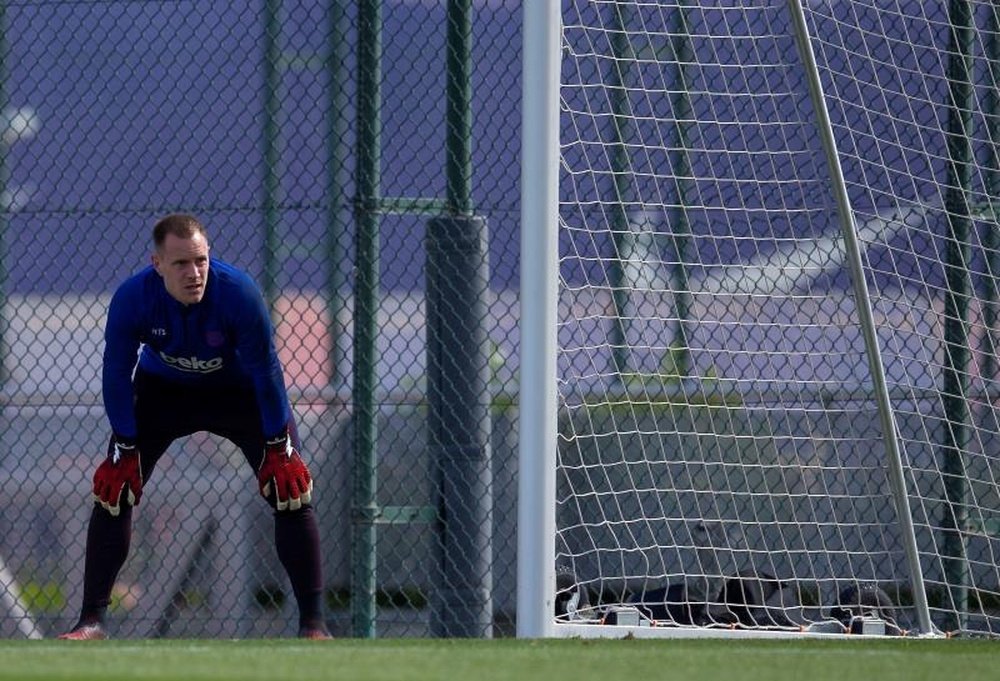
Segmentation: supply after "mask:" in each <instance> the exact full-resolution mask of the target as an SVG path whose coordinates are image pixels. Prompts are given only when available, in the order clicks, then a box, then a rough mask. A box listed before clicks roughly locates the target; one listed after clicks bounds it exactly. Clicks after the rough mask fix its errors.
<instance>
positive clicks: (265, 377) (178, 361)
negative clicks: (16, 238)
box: [103, 258, 291, 438]
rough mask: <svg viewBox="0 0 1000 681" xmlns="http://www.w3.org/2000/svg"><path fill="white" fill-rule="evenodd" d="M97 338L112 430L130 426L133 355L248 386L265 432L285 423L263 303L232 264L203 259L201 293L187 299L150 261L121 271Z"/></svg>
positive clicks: (170, 372) (149, 367)
mask: <svg viewBox="0 0 1000 681" xmlns="http://www.w3.org/2000/svg"><path fill="white" fill-rule="evenodd" d="M104 341H105V345H104V368H103V391H104V406H105V409H106V411H107V414H108V419H109V420H110V421H111V428H112V430H113V431H114V432H115V434H116V435H118V436H120V437H127V438H133V437H135V436H136V434H137V433H136V420H135V411H134V409H133V393H132V374H133V371H134V370H135V367H136V363H137V362H138V366H139V367H140V368H141V369H142V370H143V371H145V372H149V373H151V374H155V375H157V376H161V377H163V378H165V379H167V380H169V381H175V382H177V383H183V384H188V385H192V386H198V385H223V386H224V385H231V386H232V387H233V389H234V390H248V389H249V390H254V391H255V393H256V395H257V403H258V405H259V406H260V416H261V422H262V423H263V427H264V436H265V437H272V436H275V435H278V434H279V433H281V432H282V431H283V430H284V429H285V427H286V426H287V424H288V421H289V418H290V416H291V407H290V406H289V403H288V394H287V392H286V391H285V384H284V374H283V371H282V368H281V363H280V361H279V360H278V355H277V351H276V350H275V346H274V330H273V328H272V326H271V321H270V318H269V317H268V313H267V308H266V307H265V305H264V300H263V297H262V296H261V293H260V290H259V289H258V288H257V285H256V283H254V281H253V280H252V279H251V278H250V277H249V276H248V275H247V274H245V273H244V272H242V271H241V270H239V269H237V268H235V267H233V266H232V265H229V264H227V263H225V262H222V261H220V260H216V259H214V258H213V259H212V260H211V262H210V266H209V270H208V281H207V284H206V286H205V294H204V296H203V297H202V299H201V301H200V302H198V303H197V304H195V305H183V304H181V303H180V302H178V301H177V300H176V299H174V298H173V296H171V295H170V294H169V293H168V292H167V289H166V287H165V286H164V285H163V279H162V278H161V277H160V275H159V274H157V272H156V270H155V269H153V267H151V266H150V267H146V268H145V269H143V270H142V271H140V272H138V273H137V274H135V275H133V276H131V277H129V278H128V279H127V280H126V281H125V282H124V283H122V285H121V286H120V287H119V288H118V290H117V291H115V294H114V296H113V297H112V299H111V306H110V308H109V309H108V319H107V324H106V326H105V331H104ZM140 348H141V349H140Z"/></svg>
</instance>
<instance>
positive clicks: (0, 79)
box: [0, 2, 10, 389]
mask: <svg viewBox="0 0 1000 681" xmlns="http://www.w3.org/2000/svg"><path fill="white" fill-rule="evenodd" d="M6 8H7V3H5V2H0V197H2V196H3V195H4V192H5V191H6V189H7V146H6V145H5V144H4V142H3V134H4V133H5V132H6V128H7V126H9V125H10V122H9V121H6V120H4V117H5V115H6V111H7V88H6V85H7V17H6V11H7V9H6ZM6 215H7V208H6V206H3V205H0V389H3V388H4V387H5V386H6V383H7V369H6V367H7V315H6V307H7V217H6Z"/></svg>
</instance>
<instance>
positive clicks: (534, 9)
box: [517, 0, 936, 638]
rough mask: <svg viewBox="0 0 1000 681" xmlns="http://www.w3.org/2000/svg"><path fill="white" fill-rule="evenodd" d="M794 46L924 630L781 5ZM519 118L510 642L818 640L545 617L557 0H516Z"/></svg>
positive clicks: (816, 81)
mask: <svg viewBox="0 0 1000 681" xmlns="http://www.w3.org/2000/svg"><path fill="white" fill-rule="evenodd" d="M788 8H789V10H790V12H791V15H792V17H793V25H794V28H795V31H796V36H795V37H796V42H797V46H798V48H799V54H800V57H801V59H802V62H803V65H804V67H805V70H806V73H807V78H808V85H809V89H810V95H811V98H812V101H813V105H814V107H815V111H816V112H817V120H816V122H815V123H816V126H817V129H818V130H819V132H820V135H821V138H822V141H823V145H824V151H825V153H826V160H827V164H828V170H829V173H830V177H831V179H832V184H833V186H832V193H833V195H834V196H835V198H836V203H837V207H838V210H839V219H840V222H841V228H842V237H843V239H844V242H845V244H846V246H847V250H848V255H847V258H848V263H849V267H850V269H851V271H852V272H853V273H854V277H853V280H854V282H853V283H854V286H855V296H856V299H857V300H858V301H863V303H864V304H861V303H859V304H858V313H859V317H860V326H861V328H862V331H863V333H864V338H865V344H866V347H867V349H868V352H867V355H868V358H869V362H870V364H871V370H872V375H873V376H874V392H875V393H876V395H877V398H878V402H879V404H880V410H879V411H880V416H881V425H882V428H883V431H884V432H883V435H884V442H885V446H886V449H887V451H886V453H885V455H886V462H887V466H888V468H889V473H888V477H889V480H890V484H891V487H892V492H893V498H894V503H895V505H896V510H897V513H898V516H899V522H900V524H901V528H900V530H901V537H902V543H903V544H904V549H905V555H906V560H907V562H908V563H909V569H908V571H909V574H910V575H911V580H912V581H911V584H910V586H911V588H912V591H913V597H914V604H913V607H914V613H915V619H916V620H917V622H918V626H919V631H917V632H915V633H918V634H923V635H936V632H935V630H934V627H933V625H932V623H931V617H930V613H929V609H928V604H927V600H926V595H925V592H924V585H923V583H922V581H921V569H920V559H919V554H918V550H917V545H916V538H915V535H914V529H913V526H912V521H911V518H910V509H909V506H908V498H907V494H906V490H905V485H906V481H905V477H904V469H903V465H902V461H901V454H900V450H899V446H898V442H897V435H896V424H895V421H894V416H893V411H892V409H891V408H890V404H889V400H890V398H889V389H888V387H887V385H886V382H885V376H884V370H883V367H882V364H881V362H882V359H881V356H880V352H879V348H878V341H877V336H876V330H875V326H874V325H875V322H874V321H873V317H872V311H871V303H870V298H869V296H868V292H867V290H866V288H865V286H866V284H865V277H864V276H863V271H862V264H861V256H860V253H859V247H858V243H857V240H856V236H855V231H856V226H855V224H854V219H853V217H852V216H853V212H852V208H851V205H850V201H849V198H848V194H847V190H846V187H845V185H844V178H843V174H842V171H841V168H840V165H839V161H838V153H837V148H836V141H835V138H834V134H833V129H832V126H831V122H830V120H829V117H828V114H827V112H826V109H825V104H824V94H823V87H822V82H821V80H820V76H819V73H818V70H817V66H816V63H815V59H814V55H813V53H812V47H811V44H810V39H809V35H808V27H807V23H806V20H805V16H804V14H803V9H802V6H801V4H800V3H799V2H797V1H796V0H788ZM523 12H524V34H523V38H524V40H523V64H524V69H523V93H522V94H523V113H522V126H523V128H522V130H523V137H522V149H521V153H522V180H521V182H522V195H521V200H522V227H521V291H522V296H521V321H520V324H521V329H520V330H521V337H520V339H521V340H520V342H521V353H522V354H521V365H520V428H519V488H518V491H519V502H518V544H517V546H518V560H517V635H518V637H522V638H543V637H554V636H556V637H562V636H583V637H602V636H603V637H606V636H615V637H619V636H624V635H633V636H673V637H701V636H743V637H762V636H767V637H774V636H798V635H803V634H804V635H809V634H812V635H817V636H825V635H828V633H829V632H828V631H826V630H822V629H816V630H814V631H812V632H810V631H807V630H803V631H801V632H788V631H758V630H752V629H735V630H734V629H721V628H698V627H666V628H664V627H655V626H647V625H645V623H644V625H643V626H631V625H625V626H623V625H607V624H591V623H584V624H581V623H572V622H557V621H556V620H555V618H554V616H553V608H554V604H555V601H556V570H555V550H556V549H555V545H556V542H555V535H556V529H557V528H556V512H555V508H556V503H555V495H556V477H555V472H556V466H557V452H556V448H557V440H558V434H557V431H558V422H557V419H558V414H557V390H558V387H557V378H556V371H557V369H556V367H557V339H556V335H557V326H558V320H557V307H558V295H559V294H558V267H559V265H558V253H557V251H558V229H559V224H560V215H559V186H558V183H559V180H558V177H559V161H560V158H559V156H560V149H559V125H560V124H559V118H560V106H559V102H560V99H559V98H560V58H561V44H560V43H561V39H562V35H561V15H560V12H561V3H560V2H559V0H539V1H538V2H526V3H524V6H523Z"/></svg>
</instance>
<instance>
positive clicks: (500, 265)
mask: <svg viewBox="0 0 1000 681" xmlns="http://www.w3.org/2000/svg"><path fill="white" fill-rule="evenodd" d="M366 6H367V8H368V9H369V10H370V9H375V10H377V12H378V19H379V25H378V28H379V29H380V34H379V39H380V42H379V43H378V44H375V45H372V44H367V45H362V44H360V42H359V41H360V40H361V38H360V37H359V35H362V34H363V31H364V29H365V26H366V25H365V23H364V22H365V21H370V17H369V18H366V15H365V14H364V13H365V12H366ZM519 22H520V18H519V8H517V7H514V6H513V5H512V6H509V7H508V6H507V4H505V3H486V4H484V5H482V6H477V8H476V14H475V20H474V21H473V22H471V24H470V25H469V27H468V30H469V31H471V35H467V36H465V37H467V38H470V41H469V42H470V43H471V45H472V49H471V53H470V54H469V55H468V60H467V64H468V65H470V66H471V71H470V76H471V77H470V79H469V85H470V89H469V93H470V100H469V105H470V110H472V111H474V112H475V117H474V118H473V119H472V123H471V129H470V130H468V139H469V140H474V144H471V152H470V157H469V159H468V167H469V168H470V169H471V176H470V177H466V178H464V179H465V181H466V183H467V185H468V186H469V187H471V188H472V189H471V195H470V197H469V199H470V201H471V209H472V210H471V212H473V213H474V214H475V215H476V216H478V217H481V218H483V219H484V222H485V224H486V225H487V233H488V248H487V249H486V251H485V257H487V258H488V263H487V267H488V277H489V279H488V285H487V286H486V292H487V295H486V298H485V300H486V301H487V303H486V305H485V307H484V308H483V315H484V318H483V319H481V320H479V323H480V324H481V325H482V327H483V328H485V329H486V334H487V338H488V347H489V358H488V359H489V369H490V374H489V376H488V381H487V390H488V398H487V399H488V401H489V402H491V403H492V404H493V408H492V409H491V410H490V414H491V421H492V435H491V443H490V446H491V449H492V452H491V454H492V469H493V477H492V483H493V485H492V490H491V494H492V497H493V499H492V500H491V503H492V511H493V512H492V514H491V515H490V516H488V517H487V520H488V521H489V522H490V523H491V526H490V528H489V535H490V537H491V539H492V565H491V567H490V570H491V573H492V574H491V575H489V578H490V579H491V580H492V587H493V588H492V592H491V599H492V603H491V609H492V613H493V618H492V619H493V620H495V622H496V628H495V629H493V630H492V633H502V632H504V631H505V630H507V629H509V626H508V624H507V622H508V620H509V619H510V617H511V611H512V609H513V600H514V595H513V589H514V563H513V560H514V550H513V547H514V541H515V538H514V518H515V515H516V513H515V508H514V499H515V490H514V471H513V466H514V464H515V456H514V454H515V445H514V438H513V436H512V430H513V418H514V416H513V412H512V411H511V410H510V409H509V408H508V407H505V406H503V405H509V404H511V402H512V401H511V400H510V399H505V395H508V394H509V393H511V391H513V389H514V386H513V384H512V380H513V375H514V374H513V368H512V366H511V364H510V362H509V361H508V360H509V359H510V358H512V357H513V356H514V354H515V353H514V346H515V343H516V338H515V334H514V330H515V328H516V321H515V320H514V313H515V301H516V291H515V287H516V276H517V267H516V262H517V244H518V240H517V216H518V212H519V205H518V191H517V183H518V176H519V175H518V173H519V171H518V165H517V150H518V127H519V118H518V107H519V99H520V89H519V88H520V79H519V70H520V61H519V60H520V49H519V40H520V23H519ZM448 26H449V17H448V15H447V7H446V3H438V2H412V1H399V2H381V3H353V2H351V3H341V2H334V3H319V2H306V1H298V0H291V1H288V0H286V1H282V2H278V1H277V0H262V1H261V2H255V3H229V2H208V1H198V2H142V1H138V2H96V3H91V2H86V3H80V2H61V1H35V2H32V1H25V2H7V3H2V4H0V111H2V112H3V118H2V119H0V131H2V133H3V135H2V143H0V144H2V146H0V183H2V184H0V240H2V248H3V250H2V257H0V267H2V270H0V271H2V276H0V295H2V305H3V315H2V324H3V329H2V332H3V333H2V338H3V344H4V345H3V348H2V358H3V364H2V366H3V372H4V373H3V392H2V419H3V429H2V438H3V448H2V451H3V452H4V454H3V455H2V456H0V468H2V471H3V476H2V477H3V482H2V487H0V489H2V493H3V500H4V501H3V504H2V509H3V510H2V512H0V523H2V525H0V527H2V531H0V582H2V584H0V595H2V603H3V607H2V609H0V626H2V632H0V633H2V635H10V636H50V635H54V634H56V633H59V632H61V631H63V630H65V629H66V628H67V627H69V626H71V625H72V623H73V622H74V621H75V619H76V616H77V615H78V610H79V607H80V601H81V597H82V585H83V581H82V580H83V552H84V546H85V535H86V523H87V519H88V517H89V509H90V506H91V500H90V478H91V476H92V473H93V470H94V468H95V466H96V464H97V463H98V461H99V460H100V459H101V458H102V457H103V455H104V450H105V446H106V442H107V437H108V434H109V426H108V424H107V421H106V418H105V416H104V409H103V406H102V401H101V386H100V376H101V352H102V346H103V337H102V333H103V325H104V318H105V314H106V310H107V305H108V301H109V297H110V294H111V292H112V291H113V290H114V288H115V287H116V286H117V284H118V283H120V282H121V281H122V280H123V279H124V278H125V277H126V276H128V275H129V274H131V273H133V272H135V271H137V270H138V269H139V268H141V267H143V266H145V265H146V264H147V263H148V262H149V254H150V249H151V244H150V236H149V235H150V229H151V227H152V224H153V223H154V221H155V220H156V219H157V218H158V217H159V216H161V215H163V214H165V213H167V212H171V211H175V210H182V211H184V212H190V213H194V214H196V215H198V216H199V217H200V218H202V220H203V221H204V222H205V223H206V225H207V227H208V229H209V232H210V236H211V241H212V253H213V256H216V257H220V258H222V259H225V260H227V261H229V262H231V263H233V264H235V265H237V266H239V267H241V268H244V269H246V270H247V271H248V272H250V273H251V274H252V275H253V276H254V277H255V278H256V279H257V280H258V282H259V283H260V285H261V288H262V292H263V294H264V295H265V297H266V298H267V300H268V303H269V305H270V307H271V310H272V315H273V319H274V322H275V330H276V338H277V344H278V348H279V354H280V356H281V359H282V360H283V362H284V366H285V369H286V381H287V384H288V389H289V393H290V397H291V400H292V403H293V408H294V411H295V413H296V416H297V419H298V423H299V428H300V433H301V435H302V439H303V450H304V451H303V454H304V456H305V457H306V459H307V460H308V461H309V462H310V465H311V466H312V468H313V473H314V475H315V477H316V502H315V507H316V510H317V513H318V516H319V521H320V527H321V535H322V548H323V555H324V571H325V584H326V599H325V604H326V612H327V616H328V618H329V625H330V628H331V630H332V632H333V633H334V634H339V635H345V634H351V633H359V632H360V633H362V634H364V635H372V634H374V635H378V636H422V635H427V634H428V632H430V631H431V629H432V625H431V621H432V619H433V618H434V614H433V611H434V609H435V605H434V603H435V598H436V597H435V595H434V594H435V591H436V590H437V591H440V588H441V586H442V585H440V584H438V583H436V582H439V581H440V579H439V575H440V570H439V568H438V567H437V566H438V563H439V554H440V552H439V551H438V548H437V546H438V543H439V538H440V534H441V533H440V525H441V517H440V513H439V512H438V510H437V509H438V505H439V498H438V491H437V486H436V484H435V480H436V477H435V476H436V475H437V472H436V471H437V464H436V462H435V461H433V460H432V447H431V446H430V445H429V435H428V432H427V427H426V422H427V411H428V402H427V381H426V375H427V353H426V347H427V340H426V339H427V328H426V324H425V318H426V306H425V302H424V297H425V293H424V292H425V284H426V282H425V263H426V259H427V251H426V248H425V232H426V230H427V225H428V221H429V219H430V218H431V217H433V216H435V215H439V214H442V213H447V212H448V204H447V201H448V191H449V190H448V180H447V178H446V166H447V163H448V158H447V157H448V153H449V152H448V151H447V147H446V145H447V142H446V140H447V135H448V126H449V122H448V120H449V119H448V111H447V106H446V89H447V85H448V66H447V63H446V62H447V60H448V54H449V42H448V41H449V37H448V36H449V31H448ZM459 29H461V30H465V29H464V27H459ZM363 49H368V50H369V51H370V53H371V54H376V55H377V56H378V58H379V59H380V62H381V66H380V68H379V71H378V74H377V78H376V79H375V82H376V83H377V84H378V85H379V86H380V93H379V98H378V101H377V102H376V104H377V106H376V107H375V108H374V111H375V113H376V114H377V119H375V120H374V121H372V120H368V121H366V122H365V123H363V125H372V124H373V125H374V126H375V128H376V133H377V141H378V146H377V151H376V152H374V153H376V154H377V156H376V158H375V167H376V168H377V169H378V171H379V172H380V177H379V182H378V184H377V195H376V196H363V197H361V195H360V194H359V188H358V186H357V185H356V181H355V178H356V176H357V175H356V172H355V171H356V169H357V168H358V167H359V164H362V165H363V164H364V163H365V162H366V161H367V160H371V159H370V157H369V158H359V151H358V142H359V125H360V124H359V122H358V115H359V113H358V107H359V102H363V101H365V97H366V96H370V94H366V93H364V92H360V91H359V85H358V81H359V63H358V54H359V52H361V51H362V50H363ZM367 111H371V109H367ZM363 153H365V154H369V153H372V152H371V150H368V151H364V150H363ZM359 197H361V198H359ZM366 218H367V219H372V220H375V221H377V224H378V231H377V240H376V241H375V246H376V248H375V249H371V248H367V247H366V248H365V249H363V250H361V251H359V249H358V247H357V243H358V238H359V237H358V234H357V230H356V224H358V222H359V221H361V220H363V219H366ZM359 252H360V253H361V256H359V255H358V253H359ZM364 258H368V261H364ZM360 269H363V270H365V271H370V272H372V273H374V276H375V280H374V281H375V290H377V313H376V322H377V324H376V330H377V332H376V337H375V339H374V346H373V349H372V350H373V356H374V357H375V358H376V359H375V364H374V375H375V379H376V380H375V382H374V393H373V395H371V396H370V398H366V399H367V402H366V407H367V406H370V405H374V410H375V418H374V424H375V431H376V433H377V439H376V444H375V448H374V451H373V452H371V453H370V454H371V456H370V459H371V461H372V462H373V466H374V469H373V471H372V476H373V478H374V479H375V480H376V481H377V486H376V488H375V491H374V494H375V499H374V500H375V502H376V503H377V505H378V507H379V508H381V509H396V510H397V511H398V512H397V514H396V516H393V517H391V518H390V517H389V516H390V514H388V513H382V515H381V521H380V522H378V523H377V524H376V527H375V532H376V538H377V541H376V542H375V544H374V546H373V550H374V555H373V556H372V557H371V558H372V560H368V561H367V562H364V563H362V564H363V565H366V566H368V567H367V569H369V570H373V571H374V584H375V592H374V593H373V594H369V595H370V596H371V599H372V601H373V603H374V609H373V610H372V611H371V612H370V617H371V619H370V621H368V622H357V621H352V608H351V594H352V592H351V574H352V569H351V565H352V560H353V561H355V564H357V561H359V560H362V561H363V560H364V558H362V557H359V556H357V555H352V554H356V553H357V550H356V549H354V550H352V524H356V523H357V522H358V514H357V513H356V511H355V510H354V506H355V503H354V501H352V499H355V497H352V494H354V488H353V487H352V485H353V484H354V481H355V480H356V478H357V477H358V476H359V473H358V472H357V470H356V465H355V461H356V459H357V456H356V448H355V435H354V433H355V420H356V417H357V412H358V404H357V395H356V391H355V390H354V385H355V375H354V363H355V357H356V353H355V347H354V342H353V341H354V339H353V333H354V325H353V320H354V316H355V312H356V310H355V302H354V300H355V294H356V292H357V273H358V271H359V270H360ZM368 403H370V405H369V404H368ZM254 484H255V483H254V480H253V472H252V471H250V470H248V467H247V466H246V464H245V462H244V460H243V458H242V456H241V455H240V453H239V452H238V450H236V448H235V447H234V446H232V445H231V444H230V443H228V442H227V441H225V440H222V439H220V438H217V437H215V436H211V435H207V434H199V435H196V436H192V437H190V438H185V439H183V440H179V441H177V442H175V444H174V445H173V446H172V447H171V449H170V450H168V453H167V455H166V456H165V457H164V459H163V460H162V461H161V463H160V464H159V466H158V468H157V470H156V473H155V475H154V476H153V477H152V479H151V480H149V481H148V486H147V488H146V491H145V495H144V498H143V504H142V506H141V507H140V509H139V512H138V513H137V514H136V518H135V533H134V538H133V543H132V550H131V555H130V558H129V560H128V562H127V563H126V565H125V567H124V569H123V571H122V573H121V575H120V577H119V580H118V583H117V584H116V587H115V591H114V596H113V602H112V607H111V613H110V615H111V620H110V623H109V627H110V628H111V630H112V632H111V633H112V634H113V635H114V636H117V637H140V636H170V637H199V636H219V635H229V636H272V635H290V634H293V633H294V631H295V625H296V621H295V607H294V599H293V598H292V597H291V592H290V588H289V586H288V583H287V579H286V577H285V574H284V571H283V570H282V569H281V566H280V565H279V564H278V561H277V558H276V557H275V554H274V549H273V540H272V533H273V530H272V523H271V521H270V513H271V512H270V509H268V507H267V505H266V504H265V503H263V502H262V501H261V500H260V498H259V497H258V496H257V494H256V491H255V489H254ZM436 575H437V576H436ZM445 587H446V585H445ZM459 595H461V594H459ZM353 619H355V620H356V617H355V618H353ZM493 626H494V623H493V622H487V623H483V630H482V631H479V632H476V631H471V632H468V633H471V634H473V635H482V634H484V633H489V630H490V628H491V627H493Z"/></svg>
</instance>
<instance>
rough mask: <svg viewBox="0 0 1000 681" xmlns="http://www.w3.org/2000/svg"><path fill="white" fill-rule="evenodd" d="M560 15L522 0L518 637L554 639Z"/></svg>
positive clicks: (551, 5) (549, 6)
mask: <svg viewBox="0 0 1000 681" xmlns="http://www.w3.org/2000/svg"><path fill="white" fill-rule="evenodd" d="M559 11H560V3H559V2H558V0H548V1H547V2H545V1H541V0H539V1H537V2H526V3H524V34H523V41H522V42H523V45H524V54H523V56H522V64H523V66H522V73H523V74H524V75H523V81H522V84H521V89H522V90H521V91H522V97H523V99H522V102H523V103H522V109H521V121H522V134H521V168H522V170H521V246H520V248H521V291H522V292H523V293H524V295H522V296H521V319H520V322H519V323H520V330H521V367H520V393H521V395H520V405H519V410H518V487H517V490H518V502H517V636H518V638H544V637H549V636H551V635H552V633H553V631H554V626H555V625H554V617H555V590H556V567H555V542H556V498H555V497H556V443H557V441H558V439H557V438H558V429H557V406H556V400H557V397H558V392H557V389H556V320H557V317H556V307H557V302H558V298H559V291H558V270H559V263H558V224H559V65H560V53H559V40H560V35H561V16H560V13H559Z"/></svg>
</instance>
